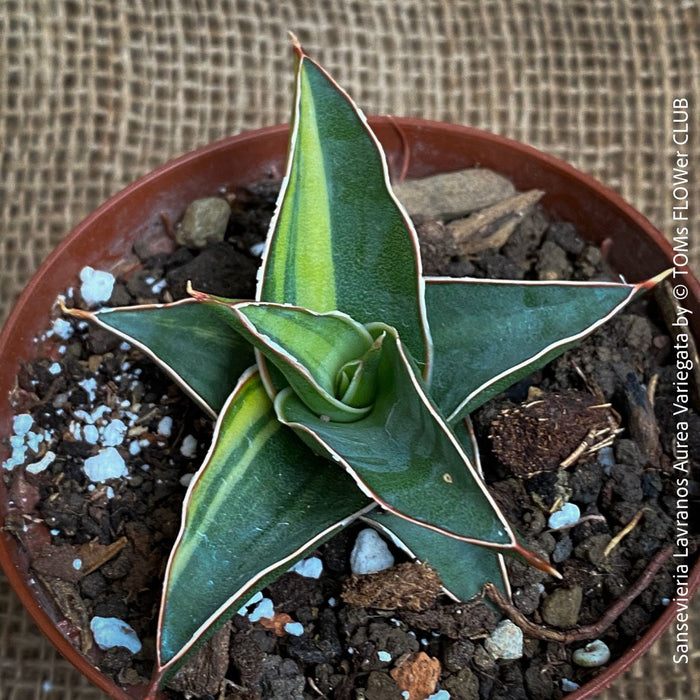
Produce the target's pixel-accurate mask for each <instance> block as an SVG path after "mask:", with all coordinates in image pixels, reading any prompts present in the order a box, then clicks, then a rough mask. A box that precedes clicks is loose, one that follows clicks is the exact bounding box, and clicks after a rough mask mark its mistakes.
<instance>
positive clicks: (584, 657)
mask: <svg viewBox="0 0 700 700" xmlns="http://www.w3.org/2000/svg"><path fill="white" fill-rule="evenodd" d="M572 659H573V662H574V663H575V664H576V665H577V666H583V667H584V668H597V667H598V666H603V665H605V664H606V663H608V661H610V649H609V648H608V645H607V644H606V643H605V642H603V641H602V640H600V639H596V640H594V641H592V642H590V643H589V644H586V646H585V647H583V649H576V651H575V652H574V653H573V656H572Z"/></svg>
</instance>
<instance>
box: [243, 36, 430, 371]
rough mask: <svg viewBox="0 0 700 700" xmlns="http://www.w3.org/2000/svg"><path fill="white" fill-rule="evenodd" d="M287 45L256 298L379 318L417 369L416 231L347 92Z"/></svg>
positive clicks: (420, 329)
mask: <svg viewBox="0 0 700 700" xmlns="http://www.w3.org/2000/svg"><path fill="white" fill-rule="evenodd" d="M295 49H296V52H297V55H298V66H297V74H296V94H295V103H294V115H293V120H292V133H291V137H290V157H289V160H288V163H287V172H286V175H285V178H284V181H283V184H282V190H281V192H280V196H279V200H278V209H277V213H276V215H275V217H274V218H273V221H272V223H271V227H270V234H269V236H268V241H267V246H266V251H265V253H264V255H263V264H262V273H261V277H260V282H259V285H258V290H257V295H256V299H258V300H260V301H266V302H277V303H288V304H293V305H295V306H302V307H305V308H307V309H310V310H312V311H316V312H326V311H335V310H339V311H342V312H344V313H347V314H348V315H350V316H351V317H352V318H354V319H355V320H356V321H358V322H359V323H370V322H374V321H382V322H384V323H388V324H389V325H391V326H393V327H395V328H396V329H397V330H398V331H399V333H400V334H401V337H402V338H403V341H404V343H405V344H406V346H407V347H408V348H409V350H410V352H411V354H412V356H413V357H414V359H415V360H416V362H417V363H418V364H419V365H420V366H421V367H424V369H425V371H426V372H427V364H428V359H429V354H430V344H429V336H428V329H427V324H426V321H425V308H424V302H423V280H422V278H421V265H420V254H419V247H418V238H417V235H416V232H415V230H414V228H413V224H412V223H411V221H410V219H409V217H408V215H407V214H406V212H405V211H404V209H403V207H402V206H401V205H400V204H399V202H398V200H397V199H396V197H395V196H394V195H393V193H392V191H391V186H390V183H389V176H388V172H387V167H386V159H385V156H384V153H383V151H382V149H381V146H380V145H379V142H378V141H377V138H376V136H375V135H374V134H373V132H372V131H371V129H370V128H369V126H368V124H367V121H366V119H365V117H364V116H363V115H362V113H361V112H360V110H359V109H358V108H357V106H356V105H355V103H354V102H353V101H352V100H351V99H350V97H349V96H348V95H347V94H346V93H345V92H343V91H342V90H341V88H340V87H339V86H338V85H337V84H336V83H335V82H334V81H333V79H332V78H331V77H330V76H329V75H328V74H327V73H326V72H325V71H324V70H323V69H322V68H321V67H320V66H319V65H318V64H317V63H315V62H314V61H312V60H311V59H310V58H309V57H308V56H307V55H306V54H305V53H304V52H303V50H302V49H301V47H300V46H299V45H298V44H297V45H296V46H295ZM263 379H266V377H265V376H263ZM266 381H267V380H266Z"/></svg>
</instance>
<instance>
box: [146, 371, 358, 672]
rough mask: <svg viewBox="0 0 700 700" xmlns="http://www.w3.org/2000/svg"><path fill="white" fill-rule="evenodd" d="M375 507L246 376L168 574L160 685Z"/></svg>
mask: <svg viewBox="0 0 700 700" xmlns="http://www.w3.org/2000/svg"><path fill="white" fill-rule="evenodd" d="M367 507H370V508H371V507H372V506H371V504H368V501H367V499H366V498H365V497H364V496H363V495H362V494H361V493H360V491H359V490H358V489H357V488H355V486H354V484H353V483H352V480H351V479H350V478H349V477H347V476H346V475H344V474H343V473H342V472H340V471H339V470H337V469H333V468H329V465H328V464H327V463H326V462H325V460H322V459H320V458H318V457H314V456H313V455H312V454H310V453H309V451H308V449H307V448H306V447H305V446H304V445H303V444H302V443H301V441H300V440H298V439H297V438H296V436H295V435H294V434H293V433H292V432H291V431H290V430H288V429H287V428H285V427H284V426H282V425H281V424H280V423H279V421H278V420H277V419H276V417H275V414H274V411H273V409H272V403H271V402H270V399H269V398H268V396H267V393H266V391H265V390H264V388H263V386H262V383H261V381H260V377H259V374H258V372H257V370H251V371H249V372H247V373H245V374H244V375H243V377H242V378H241V380H240V382H239V384H238V386H237V387H236V389H235V391H234V392H233V394H232V395H231V397H230V399H229V401H228V402H227V404H226V406H225V407H224V409H223V411H222V413H221V416H220V417H219V420H218V422H217V425H216V430H215V434H214V440H213V443H212V446H211V448H210V451H209V453H208V455H207V457H206V459H205V461H204V464H203V465H202V467H201V469H200V470H199V471H198V472H197V474H196V475H195V477H194V478H193V480H192V482H191V484H190V486H189V489H188V491H187V496H186V498H185V502H184V506H183V521H182V527H181V530H180V534H179V535H178V538H177V541H176V543H175V545H174V548H173V550H172V553H171V555H170V559H169V562H168V567H167V570H166V577H165V584H164V592H163V601H162V605H161V613H160V618H159V626H158V659H159V671H158V673H157V675H158V677H162V675H163V673H165V672H167V670H168V669H169V668H171V667H172V666H173V665H174V664H177V663H179V662H180V661H181V660H182V659H183V657H184V656H185V655H186V654H187V652H188V651H190V650H191V649H192V647H193V646H194V645H195V644H197V643H198V642H200V641H201V640H202V639H204V638H206V637H207V636H208V635H210V634H211V633H212V632H213V630H214V628H215V625H216V623H217V621H221V620H223V619H226V618H227V617H230V616H231V614H232V613H233V612H235V611H236V610H237V609H238V608H240V607H241V605H242V604H243V603H245V601H246V600H248V599H249V598H250V596H251V595H252V594H253V593H254V592H255V591H257V590H259V589H260V588H262V587H263V586H264V585H265V584H266V583H267V582H269V580H271V579H273V578H276V576H278V575H279V574H280V573H282V572H283V571H285V570H286V569H288V568H289V567H290V566H291V565H292V564H293V563H294V562H295V561H297V560H298V559H300V558H301V557H303V556H304V554H305V553H307V552H308V551H310V550H312V549H314V548H316V547H318V546H319V544H321V543H322V542H323V541H325V540H326V539H327V538H328V537H330V536H331V535H333V534H334V533H335V532H337V531H338V530H339V529H341V528H342V527H344V526H345V525H346V524H347V523H348V522H350V521H352V520H353V519H355V518H357V517H358V516H359V515H360V514H362V513H363V512H364V510H365V509H366V508H367Z"/></svg>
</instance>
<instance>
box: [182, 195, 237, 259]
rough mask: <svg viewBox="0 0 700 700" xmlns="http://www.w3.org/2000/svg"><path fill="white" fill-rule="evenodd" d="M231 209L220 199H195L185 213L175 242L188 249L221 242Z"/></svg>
mask: <svg viewBox="0 0 700 700" xmlns="http://www.w3.org/2000/svg"><path fill="white" fill-rule="evenodd" d="M230 216H231V207H230V206H229V204H228V202H227V201H226V200H225V199H222V198H221V197H204V198H202V199H195V200H194V201H193V202H192V203H191V204H190V205H189V206H188V207H187V210H186V211H185V215H184V216H183V217H182V223H181V224H180V228H179V229H178V231H177V232H176V235H175V240H176V241H177V242H178V243H179V244H180V245H184V246H187V247H188V248H204V246H205V245H206V244H207V243H209V242H210V241H223V240H224V236H225V234H226V226H227V225H228V220H229V217H230Z"/></svg>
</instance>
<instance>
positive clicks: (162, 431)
mask: <svg viewBox="0 0 700 700" xmlns="http://www.w3.org/2000/svg"><path fill="white" fill-rule="evenodd" d="M157 430H158V435H162V436H163V437H170V435H171V433H172V431H173V419H172V418H171V417H170V416H165V417H164V418H161V419H160V421H159V422H158V428H157Z"/></svg>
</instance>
